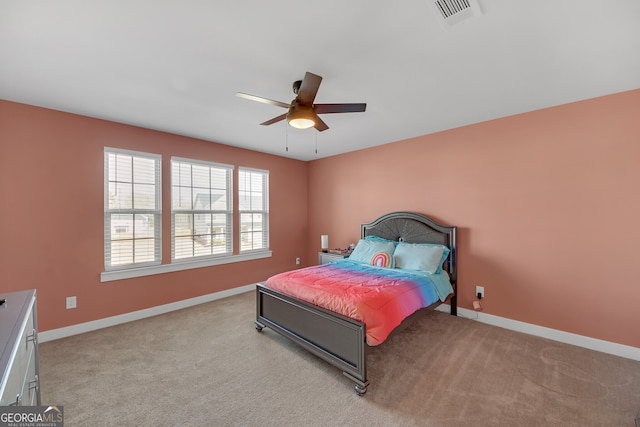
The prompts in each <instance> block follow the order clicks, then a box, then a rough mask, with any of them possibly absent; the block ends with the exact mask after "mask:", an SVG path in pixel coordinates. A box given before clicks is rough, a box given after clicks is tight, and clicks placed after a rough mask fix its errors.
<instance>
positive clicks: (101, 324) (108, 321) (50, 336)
mask: <svg viewBox="0 0 640 427" xmlns="http://www.w3.org/2000/svg"><path fill="white" fill-rule="evenodd" d="M255 288H256V285H255V284H252V285H245V286H240V287H239V288H233V289H227V290H225V291H220V292H215V293H213V294H208V295H202V296H199V297H195V298H189V299H186V300H182V301H176V302H172V303H169V304H164V305H159V306H156V307H151V308H146V309H144V310H138V311H133V312H131V313H125V314H120V315H118V316H113V317H107V318H104V319H99V320H93V321H91V322H85V323H78V324H77V325H71V326H66V327H64V328H59V329H52V330H50V331H44V332H39V333H38V341H39V342H47V341H53V340H57V339H60V338H66V337H70V336H72V335H78V334H83V333H85V332H91V331H95V330H98V329H102V328H108V327H109V326H115V325H119V324H122V323H127V322H132V321H134V320H140V319H145V318H147V317H151V316H157V315H158V314H164V313H169V312H170V311H175V310H180V309H183V308H187V307H192V306H194V305H198V304H203V303H205V302H211V301H215V300H218V299H221V298H226V297H230V296H232V295H238V294H242V293H244V292H248V291H253V290H255Z"/></svg>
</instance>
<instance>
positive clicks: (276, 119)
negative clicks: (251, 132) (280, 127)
mask: <svg viewBox="0 0 640 427" xmlns="http://www.w3.org/2000/svg"><path fill="white" fill-rule="evenodd" d="M287 114H288V113H284V114H280V115H279V116H278V117H274V118H273V119H271V120H267V121H266V122H262V123H260V124H261V125H263V126H267V125H272V124H274V123H278V122H279V121H280V120H284V119H286V118H287Z"/></svg>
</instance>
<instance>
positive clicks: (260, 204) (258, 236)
mask: <svg viewBox="0 0 640 427" xmlns="http://www.w3.org/2000/svg"><path fill="white" fill-rule="evenodd" d="M238 187H239V188H238V209H239V210H240V252H243V251H253V250H266V249H268V248H269V172H268V171H263V170H256V169H247V168H239V169H238Z"/></svg>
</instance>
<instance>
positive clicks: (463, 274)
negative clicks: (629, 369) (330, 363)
mask: <svg viewBox="0 0 640 427" xmlns="http://www.w3.org/2000/svg"><path fill="white" fill-rule="evenodd" d="M425 120H428V115H425ZM399 125H401V124H399ZM639 161H640V90H635V91H630V92H625V93H620V94H615V95H611V96H605V97H601V98H596V99H591V100H586V101H582V102H577V103H572V104H567V105H563V106H559V107H554V108H548V109H544V110H539V111H535V112H531V113H527V114H521V115H516V116H511V117H506V118H502V119H498V120H493V121H489V122H484V123H480V124H476V125H472V126H466V127H463V128H458V129H453V130H449V131H446V132H441V133H437V134H432V135H428V136H421V137H417V138H413V139H409V140H405V141H400V142H396V143H392V144H387V145H383V146H379V147H375V148H371V149H367V150H362V151H357V152H353V153H348V154H344V155H340V156H335V157H330V158H326V159H319V160H315V161H313V162H311V163H310V165H309V195H310V198H309V241H310V242H311V243H310V248H309V253H308V257H312V256H317V251H318V249H319V246H320V235H321V234H328V235H329V243H330V246H331V247H345V246H347V245H348V244H349V243H351V242H356V241H357V239H358V238H359V232H360V227H359V226H360V224H361V223H363V222H369V221H371V220H373V219H375V218H377V217H379V216H380V215H382V214H384V213H387V212H391V211H399V210H406V211H416V212H421V213H424V214H426V215H428V216H431V217H433V218H434V219H435V220H437V221H438V222H440V223H443V224H446V225H456V226H458V232H459V234H458V236H459V237H458V244H459V251H458V255H459V258H458V259H459V270H458V271H459V276H458V283H459V304H460V306H461V307H464V308H469V309H471V308H472V306H471V302H472V301H473V297H474V292H475V286H476V285H482V286H484V287H485V294H486V295H485V299H484V300H483V305H484V312H485V313H489V314H493V315H497V316H501V317H505V318H509V319H514V320H518V321H522V322H526V323H531V324H535V325H540V326H545V327H549V328H553V329H557V330H562V331H566V332H570V333H575V334H579V335H583V336H588V337H592V338H597V339H602V340H605V341H610V342H615V343H620V344H625V345H630V346H635V347H640V333H638V325H640V310H638V304H639V303H640V285H638V280H639V278H640V262H638V256H639V255H640V251H639V250H638V242H640V222H639V221H638V219H639V218H640V197H638V194H639V191H640V190H638V188H639V186H640V167H639Z"/></svg>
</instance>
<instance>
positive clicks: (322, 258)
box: [318, 252, 351, 264]
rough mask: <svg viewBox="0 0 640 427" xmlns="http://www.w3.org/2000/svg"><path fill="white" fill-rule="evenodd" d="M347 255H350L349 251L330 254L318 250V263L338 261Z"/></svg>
mask: <svg viewBox="0 0 640 427" xmlns="http://www.w3.org/2000/svg"><path fill="white" fill-rule="evenodd" d="M349 255H351V252H349V253H346V252H345V253H342V254H332V253H329V252H318V264H328V263H330V262H333V261H338V260H341V259H344V258H348V257H349Z"/></svg>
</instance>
